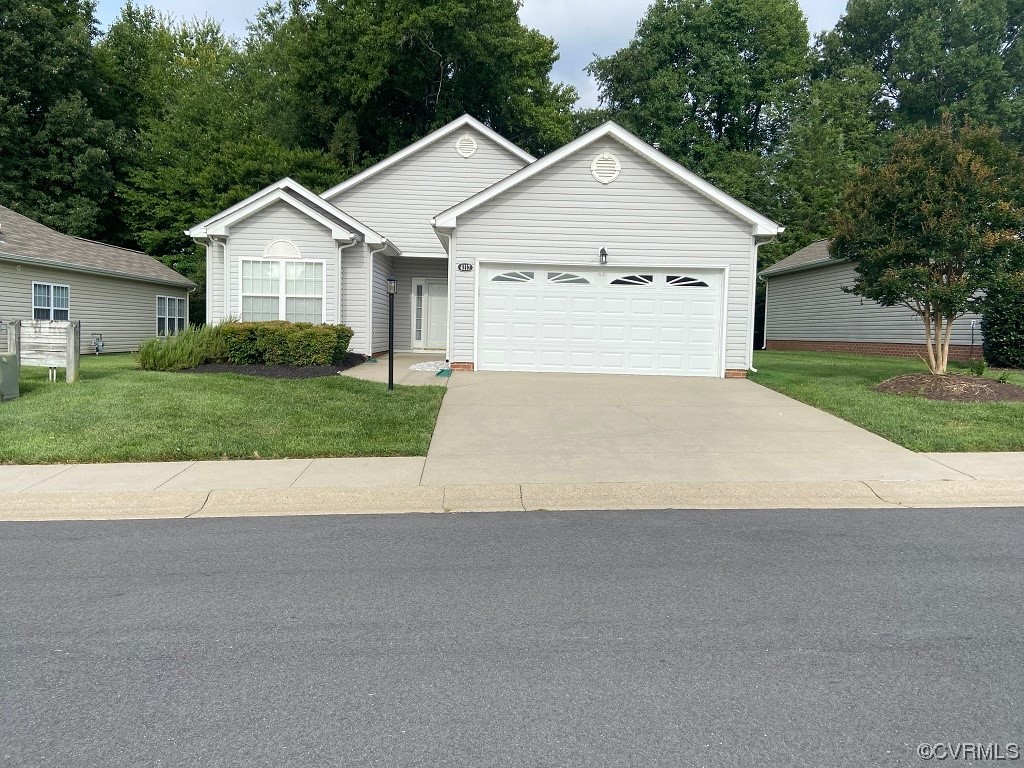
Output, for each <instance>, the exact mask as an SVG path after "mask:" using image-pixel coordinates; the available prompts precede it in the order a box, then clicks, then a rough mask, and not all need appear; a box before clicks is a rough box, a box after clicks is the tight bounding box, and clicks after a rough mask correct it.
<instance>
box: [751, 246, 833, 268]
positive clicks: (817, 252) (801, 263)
mask: <svg viewBox="0 0 1024 768" xmlns="http://www.w3.org/2000/svg"><path fill="white" fill-rule="evenodd" d="M829 242H831V241H829V240H816V241H814V242H813V243H811V244H810V245H808V246H806V247H804V248H801V249H800V250H799V251H797V252H796V253H791V254H790V255H789V256H787V257H786V258H784V259H783V260H782V261H777V262H775V263H774V264H772V265H771V266H770V267H768V268H766V269H762V270H761V272H760V273H759V274H760V276H761V277H771V276H772V275H778V274H780V273H782V272H794V271H796V270H798V269H809V268H811V267H813V266H817V265H819V264H822V265H824V264H828V263H829V262H830V261H832V259H831V258H830V257H829V255H828V244H829Z"/></svg>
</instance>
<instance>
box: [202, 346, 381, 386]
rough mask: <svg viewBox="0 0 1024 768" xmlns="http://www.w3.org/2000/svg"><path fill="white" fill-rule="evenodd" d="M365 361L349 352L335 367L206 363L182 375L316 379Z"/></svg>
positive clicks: (361, 356)
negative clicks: (221, 374)
mask: <svg viewBox="0 0 1024 768" xmlns="http://www.w3.org/2000/svg"><path fill="white" fill-rule="evenodd" d="M366 360H367V358H366V355H357V354H355V353H352V352H350V353H349V354H347V355H345V358H344V359H343V360H342V361H341V362H340V363H336V364H335V365H306V366H296V365H231V364H230V363H207V364H206V365H199V366H196V367H195V368H187V369H185V370H184V371H182V373H238V374H241V375H242V376H262V377H263V378H265V379H316V378H320V377H321V376H337V375H338V374H339V373H340V372H341V371H345V370H348V369H349V368H355V367H356V366H357V365H362V364H363V363H365V362H366Z"/></svg>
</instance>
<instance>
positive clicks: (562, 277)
mask: <svg viewBox="0 0 1024 768" xmlns="http://www.w3.org/2000/svg"><path fill="white" fill-rule="evenodd" d="M548 282H549V283H558V284H559V285H590V284H591V283H590V281H589V280H587V278H585V277H584V276H583V275H577V274H574V273H572V272H548Z"/></svg>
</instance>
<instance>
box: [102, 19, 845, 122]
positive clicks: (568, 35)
mask: <svg viewBox="0 0 1024 768" xmlns="http://www.w3.org/2000/svg"><path fill="white" fill-rule="evenodd" d="M151 1H152V2H153V4H155V5H157V7H159V8H160V9H161V10H163V11H167V12H168V13H171V14H173V15H175V16H177V17H179V18H191V17H194V16H210V17H212V18H214V19H218V20H220V21H221V22H222V24H223V26H224V30H225V31H226V32H228V33H229V34H233V35H238V36H243V35H244V34H245V25H246V22H247V21H249V20H251V19H253V18H255V16H256V12H257V11H258V10H259V9H260V8H261V7H262V6H263V5H264V3H263V2H259V0H234V1H233V2H227V3H218V2H214V0H151ZM141 2H145V0H141ZM121 4H122V3H121V0H99V1H98V3H97V16H98V17H99V19H100V22H101V23H102V24H109V23H110V22H111V21H113V20H114V18H115V17H116V16H117V13H118V11H119V9H120V7H121ZM649 5H650V1H649V0H588V2H586V3H585V4H584V3H582V2H580V0H525V2H524V4H523V7H522V9H521V10H520V12H519V16H520V18H521V19H522V20H523V23H524V24H526V25H528V26H530V27H534V28H536V29H539V30H540V31H541V32H543V33H544V34H545V35H549V36H551V37H553V38H554V39H555V40H556V41H557V42H558V47H559V52H560V53H561V59H560V60H559V61H558V63H557V64H556V65H555V68H554V72H553V78H554V79H555V80H560V81H562V82H565V83H570V84H572V85H574V86H576V88H577V90H578V91H579V92H580V105H581V106H587V107H590V106H595V105H596V104H597V88H596V86H595V85H594V82H593V81H592V80H591V79H590V78H589V77H588V76H587V74H586V73H585V72H584V71H583V68H584V67H586V66H587V64H589V63H590V62H591V61H593V59H594V57H595V56H608V55H610V54H612V53H614V52H615V51H617V50H618V49H619V48H622V47H623V46H625V45H626V44H627V43H628V42H629V41H630V39H632V37H633V33H634V32H636V25H637V22H638V21H639V20H640V18H641V17H642V16H643V15H644V13H645V12H646V11H647V8H648V6H649ZM800 5H801V7H802V8H803V10H804V14H805V15H806V16H807V21H808V26H809V27H810V30H811V34H812V35H814V34H816V33H817V32H820V31H821V30H824V29H829V28H831V27H832V26H834V25H835V23H836V20H837V19H838V18H839V16H840V14H842V12H843V10H844V8H845V7H846V2H845V0H800Z"/></svg>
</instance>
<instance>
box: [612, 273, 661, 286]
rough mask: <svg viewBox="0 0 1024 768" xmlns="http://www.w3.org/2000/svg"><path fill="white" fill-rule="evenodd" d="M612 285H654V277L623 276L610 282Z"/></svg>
mask: <svg viewBox="0 0 1024 768" xmlns="http://www.w3.org/2000/svg"><path fill="white" fill-rule="evenodd" d="M611 284H612V285H654V275H623V276H622V277H616V278H615V279H614V280H612V281H611Z"/></svg>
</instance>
